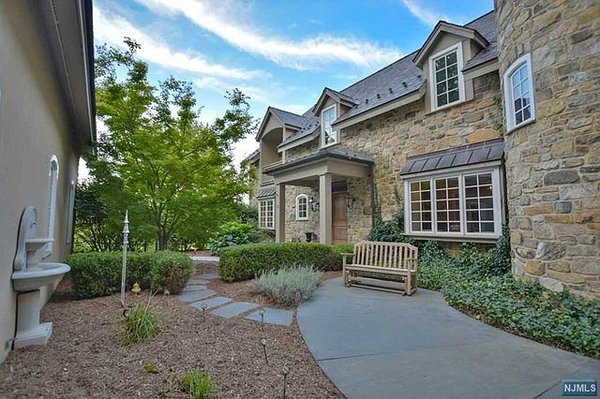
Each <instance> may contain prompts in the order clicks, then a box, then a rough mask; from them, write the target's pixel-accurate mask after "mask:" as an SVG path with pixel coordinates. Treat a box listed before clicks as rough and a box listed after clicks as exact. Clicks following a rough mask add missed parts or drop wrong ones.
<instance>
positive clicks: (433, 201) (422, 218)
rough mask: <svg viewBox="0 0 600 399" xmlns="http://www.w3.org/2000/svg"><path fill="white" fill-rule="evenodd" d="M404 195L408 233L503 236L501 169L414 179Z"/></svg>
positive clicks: (409, 183) (406, 185) (408, 184)
mask: <svg viewBox="0 0 600 399" xmlns="http://www.w3.org/2000/svg"><path fill="white" fill-rule="evenodd" d="M405 195H406V197H405V198H409V199H410V200H407V201H405V220H406V231H407V233H408V234H411V235H416V236H418V235H424V236H425V235H428V236H440V237H443V236H446V237H463V236H464V237H469V236H473V237H481V238H486V237H489V238H495V237H498V236H499V235H500V233H501V225H502V220H501V219H502V217H501V198H500V195H501V189H500V175H499V170H498V168H490V169H480V170H476V171H462V172H454V173H453V172H446V173H444V174H436V175H430V176H424V177H415V178H411V179H409V180H407V181H406V182H405Z"/></svg>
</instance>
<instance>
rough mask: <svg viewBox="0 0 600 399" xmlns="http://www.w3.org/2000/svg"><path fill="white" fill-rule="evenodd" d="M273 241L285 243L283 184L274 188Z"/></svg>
mask: <svg viewBox="0 0 600 399" xmlns="http://www.w3.org/2000/svg"><path fill="white" fill-rule="evenodd" d="M275 241H276V242H285V184H277V185H276V186H275Z"/></svg>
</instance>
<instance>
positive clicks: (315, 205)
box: [308, 196, 319, 212]
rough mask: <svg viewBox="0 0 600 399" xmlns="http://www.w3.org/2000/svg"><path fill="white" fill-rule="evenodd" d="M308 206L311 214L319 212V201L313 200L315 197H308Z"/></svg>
mask: <svg viewBox="0 0 600 399" xmlns="http://www.w3.org/2000/svg"><path fill="white" fill-rule="evenodd" d="M308 206H310V210H311V211H313V212H317V211H318V210H319V201H317V200H315V197H312V196H311V197H310V198H309V199H308Z"/></svg>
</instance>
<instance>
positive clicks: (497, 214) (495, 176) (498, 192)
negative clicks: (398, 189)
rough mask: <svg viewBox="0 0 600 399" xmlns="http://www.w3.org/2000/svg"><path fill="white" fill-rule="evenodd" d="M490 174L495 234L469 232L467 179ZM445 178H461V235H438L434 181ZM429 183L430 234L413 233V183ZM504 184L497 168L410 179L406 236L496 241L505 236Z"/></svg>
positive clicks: (406, 183)
mask: <svg viewBox="0 0 600 399" xmlns="http://www.w3.org/2000/svg"><path fill="white" fill-rule="evenodd" d="M488 172H489V173H491V174H492V191H493V193H494V195H493V197H492V201H493V204H494V232H493V233H481V232H478V233H468V232H467V229H466V223H467V220H466V209H465V189H464V183H463V180H464V178H463V177H464V176H465V175H473V174H480V173H488ZM444 177H458V188H459V206H460V230H461V231H460V233H458V232H438V231H437V223H436V222H437V219H436V218H437V209H436V201H435V187H434V180H435V179H439V178H444ZM423 180H429V181H430V185H429V187H430V190H431V231H430V232H423V231H415V232H413V231H412V214H411V205H410V202H411V201H410V198H411V195H410V183H412V182H415V181H423ZM502 196H503V190H502V184H501V176H500V169H499V167H498V166H494V167H485V168H478V169H475V168H464V169H460V170H458V169H454V170H448V171H447V172H444V173H431V174H420V175H418V176H414V177H411V178H409V179H406V180H405V181H404V220H405V223H404V225H405V228H404V230H405V232H406V234H407V235H410V236H414V237H431V238H435V237H439V238H475V239H477V238H480V239H497V238H499V237H500V235H501V234H502V222H503V220H502Z"/></svg>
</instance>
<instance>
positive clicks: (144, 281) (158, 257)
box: [67, 251, 193, 298]
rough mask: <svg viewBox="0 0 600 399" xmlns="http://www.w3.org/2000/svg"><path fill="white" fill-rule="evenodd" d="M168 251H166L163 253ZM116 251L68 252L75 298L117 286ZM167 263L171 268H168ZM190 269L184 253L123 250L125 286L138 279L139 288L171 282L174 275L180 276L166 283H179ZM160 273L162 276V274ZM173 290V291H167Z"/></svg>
mask: <svg viewBox="0 0 600 399" xmlns="http://www.w3.org/2000/svg"><path fill="white" fill-rule="evenodd" d="M163 254H169V255H163ZM122 256H123V255H122V253H120V252H90V253H78V254H73V255H70V256H69V257H68V258H67V263H68V264H69V265H70V266H71V272H70V276H71V280H72V283H73V291H74V292H75V295H76V296H77V297H79V298H95V297H99V296H105V295H111V294H113V293H115V292H117V291H119V290H120V289H121V262H122ZM169 265H170V266H171V267H173V268H174V270H171V269H170V267H169ZM182 270H183V272H182ZM186 270H190V273H191V271H193V262H192V261H191V260H190V259H189V257H188V256H186V255H184V254H180V253H177V252H162V251H159V252H130V253H128V254H127V278H126V285H127V287H126V288H127V289H130V288H131V286H132V285H133V283H135V282H138V283H139V284H140V287H141V288H142V289H147V288H150V286H151V285H152V283H153V281H152V280H153V279H154V285H155V286H156V285H158V286H160V285H161V284H165V281H166V282H171V281H173V280H174V279H175V277H179V278H180V279H181V280H183V281H182V282H180V283H177V284H174V283H170V284H169V286H171V287H173V286H182V285H183V284H185V282H186V281H187V279H188V278H189V275H188V274H187V273H186V272H185V271H186ZM163 274H164V276H163ZM171 292H173V293H175V292H177V290H175V291H171Z"/></svg>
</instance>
